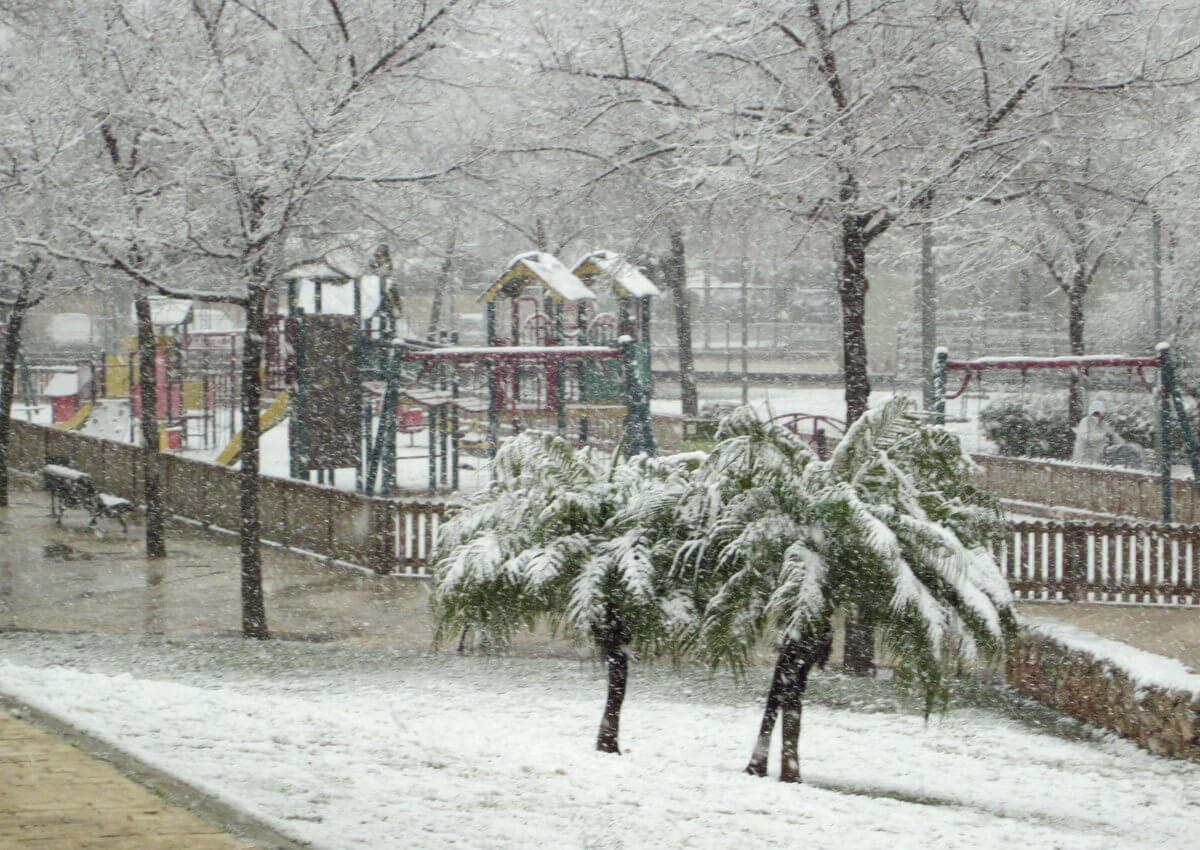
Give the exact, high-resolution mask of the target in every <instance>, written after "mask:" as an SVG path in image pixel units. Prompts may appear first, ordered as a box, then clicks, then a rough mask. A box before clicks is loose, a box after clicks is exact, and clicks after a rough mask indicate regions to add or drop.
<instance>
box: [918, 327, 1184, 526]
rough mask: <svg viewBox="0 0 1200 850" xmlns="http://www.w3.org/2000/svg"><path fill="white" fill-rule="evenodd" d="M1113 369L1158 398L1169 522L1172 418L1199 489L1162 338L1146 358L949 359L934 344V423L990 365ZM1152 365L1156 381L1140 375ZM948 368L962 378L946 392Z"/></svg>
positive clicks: (943, 417) (1164, 505)
mask: <svg viewBox="0 0 1200 850" xmlns="http://www.w3.org/2000/svg"><path fill="white" fill-rule="evenodd" d="M1105 368H1109V369H1111V368H1118V369H1126V370H1128V371H1130V372H1131V373H1132V374H1134V375H1136V376H1137V378H1138V379H1139V380H1140V382H1141V383H1142V385H1143V386H1145V388H1146V389H1147V390H1148V391H1150V392H1156V393H1157V394H1158V398H1159V434H1160V439H1159V444H1160V447H1159V453H1158V455H1159V468H1160V475H1161V480H1162V513H1163V522H1171V513H1172V510H1171V450H1170V440H1169V439H1168V436H1169V434H1170V430H1171V427H1172V420H1174V424H1175V427H1178V428H1179V429H1180V434H1181V435H1182V437H1183V443H1184V446H1185V448H1186V452H1187V456H1188V462H1189V463H1190V465H1191V468H1192V479H1193V483H1194V486H1196V487H1197V488H1200V446H1198V445H1197V442H1196V435H1195V434H1194V433H1193V431H1192V426H1191V422H1190V420H1189V418H1188V415H1187V410H1186V409H1185V407H1184V403H1183V396H1182V394H1181V392H1180V389H1179V382H1178V380H1177V378H1176V374H1175V366H1174V363H1173V361H1172V359H1171V347H1170V345H1169V344H1168V343H1165V342H1160V343H1159V344H1158V345H1157V346H1156V349H1155V354H1154V355H1153V356H1150V357H1125V356H1112V355H1098V356H1072V357H1044V358H1036V357H981V358H978V359H975V360H951V359H950V356H949V352H947V350H946V349H945V348H939V349H938V350H937V352H936V354H935V355H934V377H933V397H934V410H933V419H934V422H935V423H937V424H939V425H944V424H945V423H946V401H947V400H950V399H954V398H958V397H959V396H961V395H962V394H963V393H964V392H966V390H967V388H968V387H969V386H970V384H971V383H972V381H974V382H976V383H979V382H980V381H981V380H982V376H983V373H984V372H987V371H991V370H1018V371H1020V372H1021V374H1022V375H1024V374H1025V373H1027V372H1029V371H1031V370H1038V369H1073V370H1078V372H1079V373H1081V374H1082V375H1086V374H1087V372H1088V370H1090V369H1105ZM1146 369H1157V370H1158V383H1157V386H1156V385H1154V384H1151V383H1150V382H1149V381H1147V380H1146V377H1145V370H1146ZM950 372H962V373H963V379H962V383H961V385H960V386H959V387H958V389H956V390H954V391H953V392H947V383H948V380H949V373H950Z"/></svg>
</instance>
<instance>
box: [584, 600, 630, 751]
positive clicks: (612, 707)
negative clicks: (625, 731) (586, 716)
mask: <svg viewBox="0 0 1200 850" xmlns="http://www.w3.org/2000/svg"><path fill="white" fill-rule="evenodd" d="M592 633H593V635H595V637H596V639H597V643H598V644H599V646H600V651H601V653H602V654H603V655H604V662H605V664H606V665H607V667H608V695H607V698H606V699H605V701H604V716H603V717H602V718H601V719H600V733H599V735H597V737H596V749H597V750H599V751H600V752H602V753H616V754H617V755H620V754H621V747H620V745H619V744H618V736H619V734H620V729H621V706H622V705H623V704H624V703H625V686H626V684H627V683H628V681H629V654H628V653H627V652H626V651H625V646H626V644H628V643H629V639H630V633H629V629H628V627H627V626H626V625H625V623H624V622H623V621H622V620H621V618H620V617H619V616H617V614H616V613H615V612H614V611H613V610H612V608H611V607H610V608H608V610H606V611H605V617H604V624H603V625H602V626H597V627H595V628H593V630H592Z"/></svg>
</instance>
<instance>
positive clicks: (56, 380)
mask: <svg viewBox="0 0 1200 850" xmlns="http://www.w3.org/2000/svg"><path fill="white" fill-rule="evenodd" d="M78 392H79V373H78V372H55V373H54V377H52V378H51V379H50V381H49V382H48V383H47V384H46V389H44V390H42V395H44V396H46V398H62V397H63V396H71V395H75V394H77V393H78Z"/></svg>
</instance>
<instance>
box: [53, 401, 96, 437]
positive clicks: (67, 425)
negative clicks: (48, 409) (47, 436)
mask: <svg viewBox="0 0 1200 850" xmlns="http://www.w3.org/2000/svg"><path fill="white" fill-rule="evenodd" d="M91 415H92V404H91V402H84V403H83V404H81V405H79V409H78V410H76V411H75V415H74V416H72V417H71V418H70V419H64V420H63V421H62V422H55V423H54V427H55V428H57V429H58V430H60V431H75V430H77V429H78V428H80V427H82V426H83V423H84V422H87V418H88V417H89V416H91Z"/></svg>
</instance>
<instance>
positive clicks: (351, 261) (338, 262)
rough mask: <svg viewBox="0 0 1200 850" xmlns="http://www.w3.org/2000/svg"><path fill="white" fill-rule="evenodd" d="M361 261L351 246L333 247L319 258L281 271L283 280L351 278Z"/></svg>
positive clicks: (358, 273)
mask: <svg viewBox="0 0 1200 850" xmlns="http://www.w3.org/2000/svg"><path fill="white" fill-rule="evenodd" d="M362 273H363V263H362V262H361V261H360V260H359V258H358V256H357V254H356V252H355V251H354V249H353V248H334V249H333V250H332V251H328V252H326V254H325V256H323V257H321V258H320V259H319V260H305V261H304V262H302V263H299V264H298V265H295V266H293V267H292V268H290V269H288V270H287V271H286V272H284V273H283V279H284V280H353V279H354V278H356V277H361V276H362Z"/></svg>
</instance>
